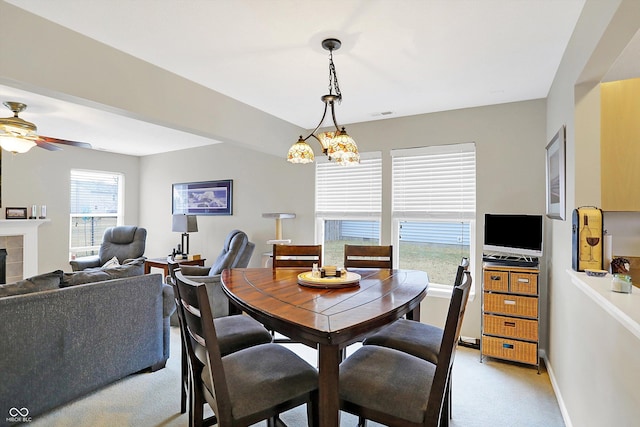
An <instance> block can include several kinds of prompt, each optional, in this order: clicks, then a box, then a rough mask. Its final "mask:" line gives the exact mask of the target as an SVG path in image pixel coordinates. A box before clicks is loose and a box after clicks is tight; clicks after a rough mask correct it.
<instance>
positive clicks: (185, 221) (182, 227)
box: [171, 214, 198, 233]
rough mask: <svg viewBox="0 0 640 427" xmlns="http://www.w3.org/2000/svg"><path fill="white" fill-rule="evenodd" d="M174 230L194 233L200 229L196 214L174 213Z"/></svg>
mask: <svg viewBox="0 0 640 427" xmlns="http://www.w3.org/2000/svg"><path fill="white" fill-rule="evenodd" d="M171 230H172V231H175V232H178V233H194V232H196V231H198V220H197V217H196V216H195V215H185V214H175V215H173V224H172V227H171Z"/></svg>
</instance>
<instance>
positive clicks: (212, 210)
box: [172, 179, 233, 215]
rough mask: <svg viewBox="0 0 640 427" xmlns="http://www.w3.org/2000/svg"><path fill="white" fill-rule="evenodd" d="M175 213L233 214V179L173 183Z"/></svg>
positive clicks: (173, 210)
mask: <svg viewBox="0 0 640 427" xmlns="http://www.w3.org/2000/svg"><path fill="white" fill-rule="evenodd" d="M172 195H173V196H172V197H173V205H172V213H173V214H185V215H233V180H231V179H227V180H222V181H202V182H186V183H182V184H173V189H172Z"/></svg>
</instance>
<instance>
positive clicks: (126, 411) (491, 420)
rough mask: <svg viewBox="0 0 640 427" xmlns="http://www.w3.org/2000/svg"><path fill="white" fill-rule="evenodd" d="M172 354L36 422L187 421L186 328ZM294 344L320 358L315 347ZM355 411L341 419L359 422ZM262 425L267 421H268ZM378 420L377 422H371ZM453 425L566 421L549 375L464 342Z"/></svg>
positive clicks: (119, 426) (295, 417)
mask: <svg viewBox="0 0 640 427" xmlns="http://www.w3.org/2000/svg"><path fill="white" fill-rule="evenodd" d="M171 329H172V330H171V358H170V359H169V361H168V363H167V367H166V368H165V369H161V370H160V371H157V372H154V373H142V374H136V375H131V376H129V377H127V378H125V379H123V380H121V381H118V382H117V383H114V384H112V385H110V386H108V387H105V388H103V389H101V390H99V391H97V392H95V393H93V394H90V395H88V396H86V397H84V398H82V399H79V400H77V401H74V402H72V403H70V404H67V405H65V406H63V407H60V408H58V409H57V410H54V411H52V412H50V413H48V414H46V415H41V416H38V417H35V418H34V420H33V422H32V423H30V426H32V427H67V426H73V427H114V426H115V427H129V426H141V427H147V426H148V427H152V426H169V427H173V426H176V427H177V426H181V427H183V426H187V425H188V417H187V414H180V335H179V334H180V331H179V329H178V328H176V327H172V328H171ZM292 348H293V349H294V350H295V351H296V352H298V353H299V354H300V355H301V356H302V357H304V358H306V359H307V360H309V361H310V363H313V364H315V357H316V354H315V351H314V350H312V349H308V348H307V347H305V346H302V345H293V346H292ZM281 418H282V420H283V421H284V422H285V423H286V424H287V425H288V426H289V427H303V426H306V425H307V424H306V411H305V409H304V408H298V409H296V410H292V411H289V412H287V413H285V414H282V416H281ZM356 424H357V420H356V418H355V417H353V416H351V415H350V414H343V415H342V416H341V425H343V426H355V425H356ZM261 425H265V423H262V424H261ZM368 425H369V426H377V424H376V423H371V422H370V423H368ZM451 426H452V427H476V426H477V427H488V426H492V427H493V426H505V427H506V426H519V427H526V426H531V427H533V426H541V427H542V426H544V427H561V426H564V422H563V420H562V416H561V414H560V409H559V408H558V404H557V402H556V399H555V396H554V393H553V389H552V388H551V383H550V381H549V376H548V375H547V373H546V372H545V371H544V369H542V370H541V374H540V375H538V374H537V372H536V370H535V369H534V368H531V367H526V366H521V365H515V364H509V363H504V362H499V361H497V360H485V361H484V362H483V363H480V358H479V353H478V351H477V350H471V349H468V348H464V347H460V348H459V349H458V352H457V354H456V361H455V365H454V371H453V419H452V420H451Z"/></svg>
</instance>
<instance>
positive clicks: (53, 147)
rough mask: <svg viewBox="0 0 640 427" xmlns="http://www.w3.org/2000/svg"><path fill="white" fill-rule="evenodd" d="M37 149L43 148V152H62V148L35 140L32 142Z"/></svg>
mask: <svg viewBox="0 0 640 427" xmlns="http://www.w3.org/2000/svg"><path fill="white" fill-rule="evenodd" d="M34 142H35V143H36V144H37V145H38V147H40V148H44V149H45V150H49V151H60V150H62V148H60V147H58V146H57V145H53V144H49V143H48V142H44V141H42V140H40V139H37V140H35V141H34Z"/></svg>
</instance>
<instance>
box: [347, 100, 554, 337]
mask: <svg viewBox="0 0 640 427" xmlns="http://www.w3.org/2000/svg"><path fill="white" fill-rule="evenodd" d="M545 114H546V113H545V101H544V100H535V101H527V102H518V103H511V104H502V105H492V106H486V107H478V108H468V109H462V110H454V111H447V112H441V113H433V114H423V115H417V116H411V117H403V118H397V119H386V120H380V121H375V122H368V123H359V124H352V125H349V126H348V127H347V129H348V131H349V134H350V135H352V136H353V138H354V139H355V140H356V142H357V143H358V148H359V149H360V151H363V152H364V151H382V153H383V186H382V187H383V215H382V217H383V227H382V233H383V235H382V240H383V243H387V242H388V243H390V242H391V229H390V225H389V224H390V222H391V220H390V218H391V203H390V201H391V158H390V156H389V152H390V150H391V149H392V148H409V147H418V146H428V145H439V144H453V143H460V142H475V143H476V160H477V167H476V175H477V177H476V178H477V180H476V191H477V196H476V211H477V217H476V242H475V249H476V257H475V259H474V260H472V262H473V264H472V268H473V270H472V273H473V280H474V284H475V285H476V297H475V298H474V299H473V301H472V302H471V303H470V305H469V308H468V310H467V313H466V315H465V321H464V324H463V329H462V335H463V336H469V337H476V338H479V337H480V301H481V298H480V289H481V288H480V285H481V283H482V279H481V278H482V275H481V274H482V270H481V268H482V258H481V257H482V235H483V234H482V230H483V227H484V214H485V213H488V212H491V213H529V214H544V206H545V193H544V192H545V151H544V147H545V139H546V137H545ZM540 287H541V295H542V296H543V299H544V298H545V294H546V282H545V280H541V283H540ZM448 304H449V301H448V300H446V299H442V298H435V297H427V299H426V300H425V302H424V303H423V304H422V314H421V318H422V320H423V321H426V322H428V323H434V324H442V323H443V322H444V318H445V317H446V316H445V315H444V313H446V311H447V307H448ZM542 314H543V316H544V314H545V313H544V312H543V313H542ZM544 342H545V334H543V336H542V337H541V347H542V348H544Z"/></svg>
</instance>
